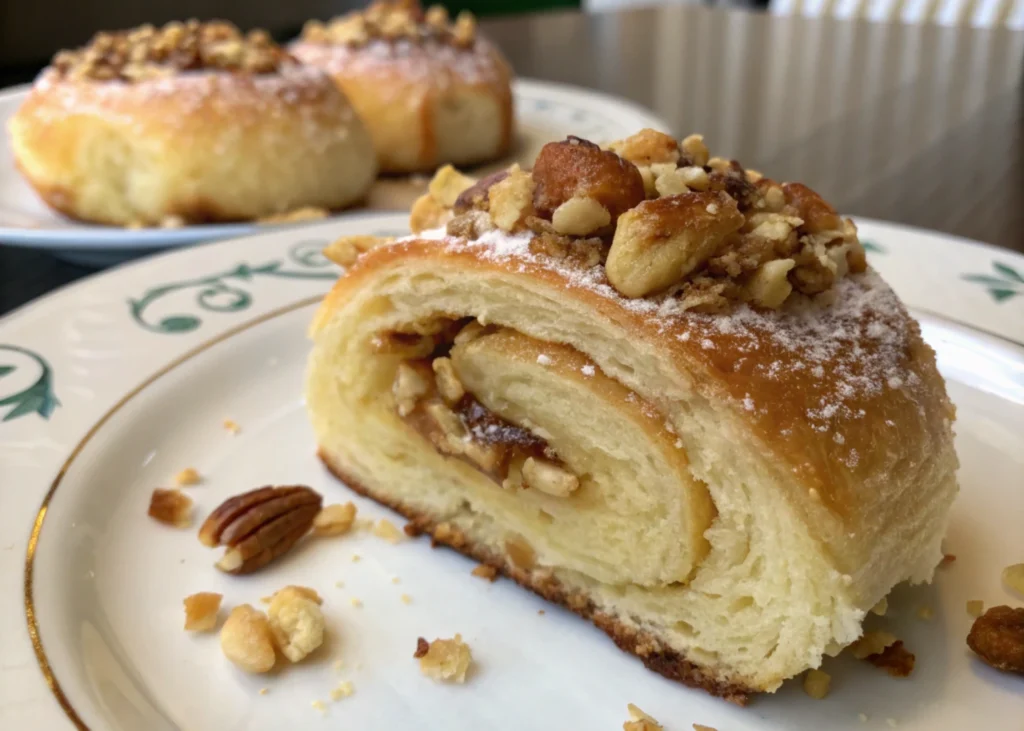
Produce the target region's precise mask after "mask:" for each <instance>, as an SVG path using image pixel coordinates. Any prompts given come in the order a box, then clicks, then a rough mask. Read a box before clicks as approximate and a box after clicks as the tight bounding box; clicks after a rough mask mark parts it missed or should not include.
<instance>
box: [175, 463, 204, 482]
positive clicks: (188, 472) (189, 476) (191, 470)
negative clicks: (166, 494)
mask: <svg viewBox="0 0 1024 731" xmlns="http://www.w3.org/2000/svg"><path fill="white" fill-rule="evenodd" d="M202 481H203V478H202V477H200V476H199V472H198V471H197V470H196V468H195V467H186V468H185V469H183V470H182V471H181V472H179V473H178V474H176V475H175V476H174V484H176V485H178V486H179V487H185V486H186V485H198V484H199V483H200V482H202Z"/></svg>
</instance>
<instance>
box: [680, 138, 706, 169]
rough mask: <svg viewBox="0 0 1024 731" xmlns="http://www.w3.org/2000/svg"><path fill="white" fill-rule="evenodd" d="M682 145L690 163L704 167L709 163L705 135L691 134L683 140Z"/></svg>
mask: <svg viewBox="0 0 1024 731" xmlns="http://www.w3.org/2000/svg"><path fill="white" fill-rule="evenodd" d="M680 147H681V148H682V150H683V155H685V156H686V161H687V164H688V165H695V166H697V167H704V166H705V165H707V164H708V162H709V159H708V155H709V153H708V147H707V145H705V144H704V135H690V136H689V137H686V138H685V139H684V140H683V142H682V144H681V145H680Z"/></svg>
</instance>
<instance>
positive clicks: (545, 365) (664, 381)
mask: <svg viewBox="0 0 1024 731" xmlns="http://www.w3.org/2000/svg"><path fill="white" fill-rule="evenodd" d="M411 225H412V228H413V231H414V234H413V235H412V236H410V237H407V238H404V239H399V240H397V241H375V240H372V239H365V238H362V239H359V240H343V241H340V242H337V243H336V244H334V245H332V246H331V247H329V248H328V250H327V253H328V255H329V256H332V257H335V258H337V259H338V260H339V261H342V262H343V263H344V264H346V266H347V267H348V270H347V272H346V273H345V274H344V275H343V276H342V277H341V278H340V279H339V281H338V283H337V285H336V286H335V288H334V290H333V291H332V292H331V293H330V294H329V295H328V296H327V297H326V299H325V300H324V303H323V305H322V307H321V309H320V311H319V313H318V314H317V316H316V319H315V320H314V323H313V326H312V336H313V339H314V347H313V352H312V355H311V358H310V366H309V374H308V380H307V384H306V401H307V405H308V408H309V412H310V417H311V419H312V422H313V426H314V431H315V433H316V437H317V440H318V443H319V447H320V455H321V457H322V459H323V460H324V462H325V463H326V464H327V465H328V467H329V468H330V469H331V470H332V471H334V472H335V474H337V475H338V476H339V477H341V478H342V479H343V480H344V481H345V482H346V483H347V484H348V485H349V486H351V487H352V488H354V489H356V490H357V491H359V492H363V493H365V494H367V495H369V496H370V497H372V498H374V499H376V500H378V501H380V502H382V503H384V504H386V505H389V506H391V507H393V508H395V509H396V510H398V511H399V512H401V513H403V514H404V515H406V516H408V517H409V519H410V520H411V522H412V523H413V525H414V527H416V528H417V529H418V530H422V531H425V532H428V533H430V534H431V535H432V536H433V538H434V539H435V540H437V541H439V542H442V543H446V544H448V545H451V546H452V547H454V548H456V549H457V550H459V551H461V552H463V553H466V554H468V555H471V556H473V557H475V558H476V559H477V560H480V561H483V562H485V563H487V564H489V565H492V566H493V567H495V568H496V569H498V570H500V571H502V572H504V573H505V574H507V575H508V576H510V577H512V578H513V579H515V580H516V581H518V582H519V583H521V584H523V585H524V586H526V587H528V588H530V589H532V590H534V591H536V592H537V593H539V594H541V595H542V596H544V597H546V598H548V599H550V600H552V601H556V602H559V603H561V604H564V605H565V606H567V607H569V608H570V609H572V610H573V611H575V612H577V613H579V614H580V615H582V616H584V617H586V618H589V619H591V620H592V621H594V622H595V623H596V624H597V625H598V626H599V627H600V628H601V629H603V630H604V631H606V632H607V633H608V634H609V635H611V637H612V638H613V639H614V640H615V642H616V643H617V644H618V645H619V646H620V647H622V648H623V649H625V650H626V651H628V652H631V653H634V654H636V655H638V656H639V657H640V658H641V659H642V660H643V661H644V663H645V664H646V665H647V666H648V667H650V668H651V669H653V670H655V671H657V672H659V673H662V674H663V675H666V676H668V677H670V678H674V679H677V680H680V681H682V682H685V683H688V684H692V685H697V686H700V687H702V688H705V689H707V690H709V691H710V692H712V693H715V694H718V695H722V696H725V697H728V698H731V699H733V700H737V701H742V700H744V699H745V698H746V697H747V695H748V694H749V693H752V692H757V691H773V690H775V689H776V688H778V687H779V685H780V684H781V683H782V682H783V681H784V680H785V679H786V678H790V677H793V676H795V675H797V674H798V673H801V672H803V671H804V670H807V669H808V668H811V667H816V666H817V665H818V664H819V663H820V662H821V659H822V657H823V656H824V655H825V654H826V653H834V652H836V651H837V650H838V649H839V648H841V647H843V646H844V645H847V644H849V643H851V642H853V641H854V640H856V639H857V638H858V637H859V636H860V634H861V622H862V620H863V618H864V615H865V613H866V612H867V611H868V610H869V609H871V608H872V607H874V606H875V605H876V604H877V603H878V602H879V600H881V599H882V598H883V597H885V596H886V594H887V593H888V592H889V591H890V589H892V587H893V586H894V585H895V584H897V583H899V582H901V581H904V580H911V581H924V580H928V579H929V578H930V577H931V575H932V572H933V569H934V568H935V566H936V564H937V563H938V562H939V561H940V560H941V559H942V552H941V550H940V541H941V539H942V536H943V533H944V531H945V526H946V520H947V516H948V512H949V507H950V505H951V503H952V501H953V498H954V496H955V494H956V491H957V483H956V474H955V472H956V466H957V461H956V455H955V453H954V451H953V440H952V429H951V422H952V419H953V416H954V412H953V408H952V406H951V404H950V402H949V400H948V398H947V396H946V393H945V388H944V384H943V381H942V379H941V377H940V376H939V374H938V372H937V370H936V368H935V358H934V354H933V352H932V351H931V349H930V348H928V346H927V345H925V344H924V343H923V341H922V340H921V337H920V332H919V329H918V326H917V324H916V323H915V322H914V321H913V319H911V317H910V316H909V315H908V314H907V311H906V309H905V308H904V307H903V305H902V304H901V303H900V302H899V300H898V299H897V298H896V296H895V295H894V294H893V293H892V291H891V290H890V289H889V288H888V287H887V286H886V285H885V283H884V282H883V281H882V280H881V279H880V278H879V276H878V275H877V273H875V272H874V271H872V270H871V268H870V267H869V266H868V265H867V262H866V260H865V256H864V248H863V246H862V245H861V243H860V241H859V239H858V237H857V231H856V228H855V226H854V225H853V224H852V223H851V222H850V221H848V220H845V219H842V218H841V217H839V216H838V215H837V214H836V212H835V211H834V210H833V209H832V208H831V206H829V205H828V204H827V203H826V202H825V201H824V200H823V199H822V198H821V197H820V196H818V195H817V194H816V193H814V192H813V191H812V190H811V189H810V188H807V187H806V186H803V185H799V184H791V183H789V184H784V183H777V182H775V181H773V180H771V179H770V178H768V177H766V176H764V175H761V174H760V173H757V172H754V171H751V170H746V169H744V168H743V167H742V166H741V165H739V164H738V163H736V162H734V161H728V160H725V159H720V158H716V157H712V156H711V155H710V154H709V152H708V150H707V148H706V146H705V144H704V142H703V140H702V139H701V138H700V137H697V136H691V137H687V138H686V139H684V140H682V141H681V142H678V141H676V140H674V139H672V138H671V137H669V136H667V135H663V134H660V133H657V132H654V131H652V130H644V131H642V132H640V133H638V134H637V135H634V136H633V137H630V138H628V139H625V140H622V141H620V142H617V143H614V144H612V145H610V146H609V148H608V149H602V148H600V147H599V146H597V145H595V144H592V143H590V142H587V141H586V140H582V139H578V138H569V139H567V140H565V141H563V142H556V143H551V144H549V145H548V146H546V147H545V148H544V150H543V151H542V152H541V153H540V155H539V156H538V158H537V159H536V161H535V162H534V165H533V168H532V170H530V171H526V170H523V169H520V168H519V167H516V166H514V167H512V168H510V169H509V170H507V171H503V172H502V173H499V174H496V175H492V176H489V177H487V178H484V179H482V180H473V179H471V178H468V177H466V176H463V175H461V174H459V173H457V172H455V171H454V170H452V169H447V168H446V169H442V170H441V171H439V172H438V174H437V176H435V178H434V180H433V181H432V182H431V185H430V187H429V192H428V194H427V195H425V196H424V197H423V198H421V199H420V200H419V201H417V204H416V206H415V207H414V209H413V212H412V220H411Z"/></svg>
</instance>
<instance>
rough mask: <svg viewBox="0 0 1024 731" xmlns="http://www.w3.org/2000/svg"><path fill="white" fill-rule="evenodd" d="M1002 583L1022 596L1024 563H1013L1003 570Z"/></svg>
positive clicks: (1023, 592)
mask: <svg viewBox="0 0 1024 731" xmlns="http://www.w3.org/2000/svg"><path fill="white" fill-rule="evenodd" d="M1003 583H1004V584H1006V586H1007V587H1008V588H1010V589H1012V590H1013V591H1015V592H1017V593H1018V594H1020V595H1021V596H1024V563H1015V564H1012V565H1010V566H1007V567H1006V568H1005V569H1003Z"/></svg>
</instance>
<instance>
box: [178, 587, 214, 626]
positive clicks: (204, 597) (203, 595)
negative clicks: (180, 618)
mask: <svg viewBox="0 0 1024 731" xmlns="http://www.w3.org/2000/svg"><path fill="white" fill-rule="evenodd" d="M221 599H223V597H222V596H221V595H220V594H214V593H213V592H208V591H201V592H199V593H198V594H192V595H191V596H187V597H185V602H184V604H185V629H186V630H188V631H189V632H208V631H209V630H211V629H213V628H214V627H216V626H217V612H219V611H220V602H221Z"/></svg>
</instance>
